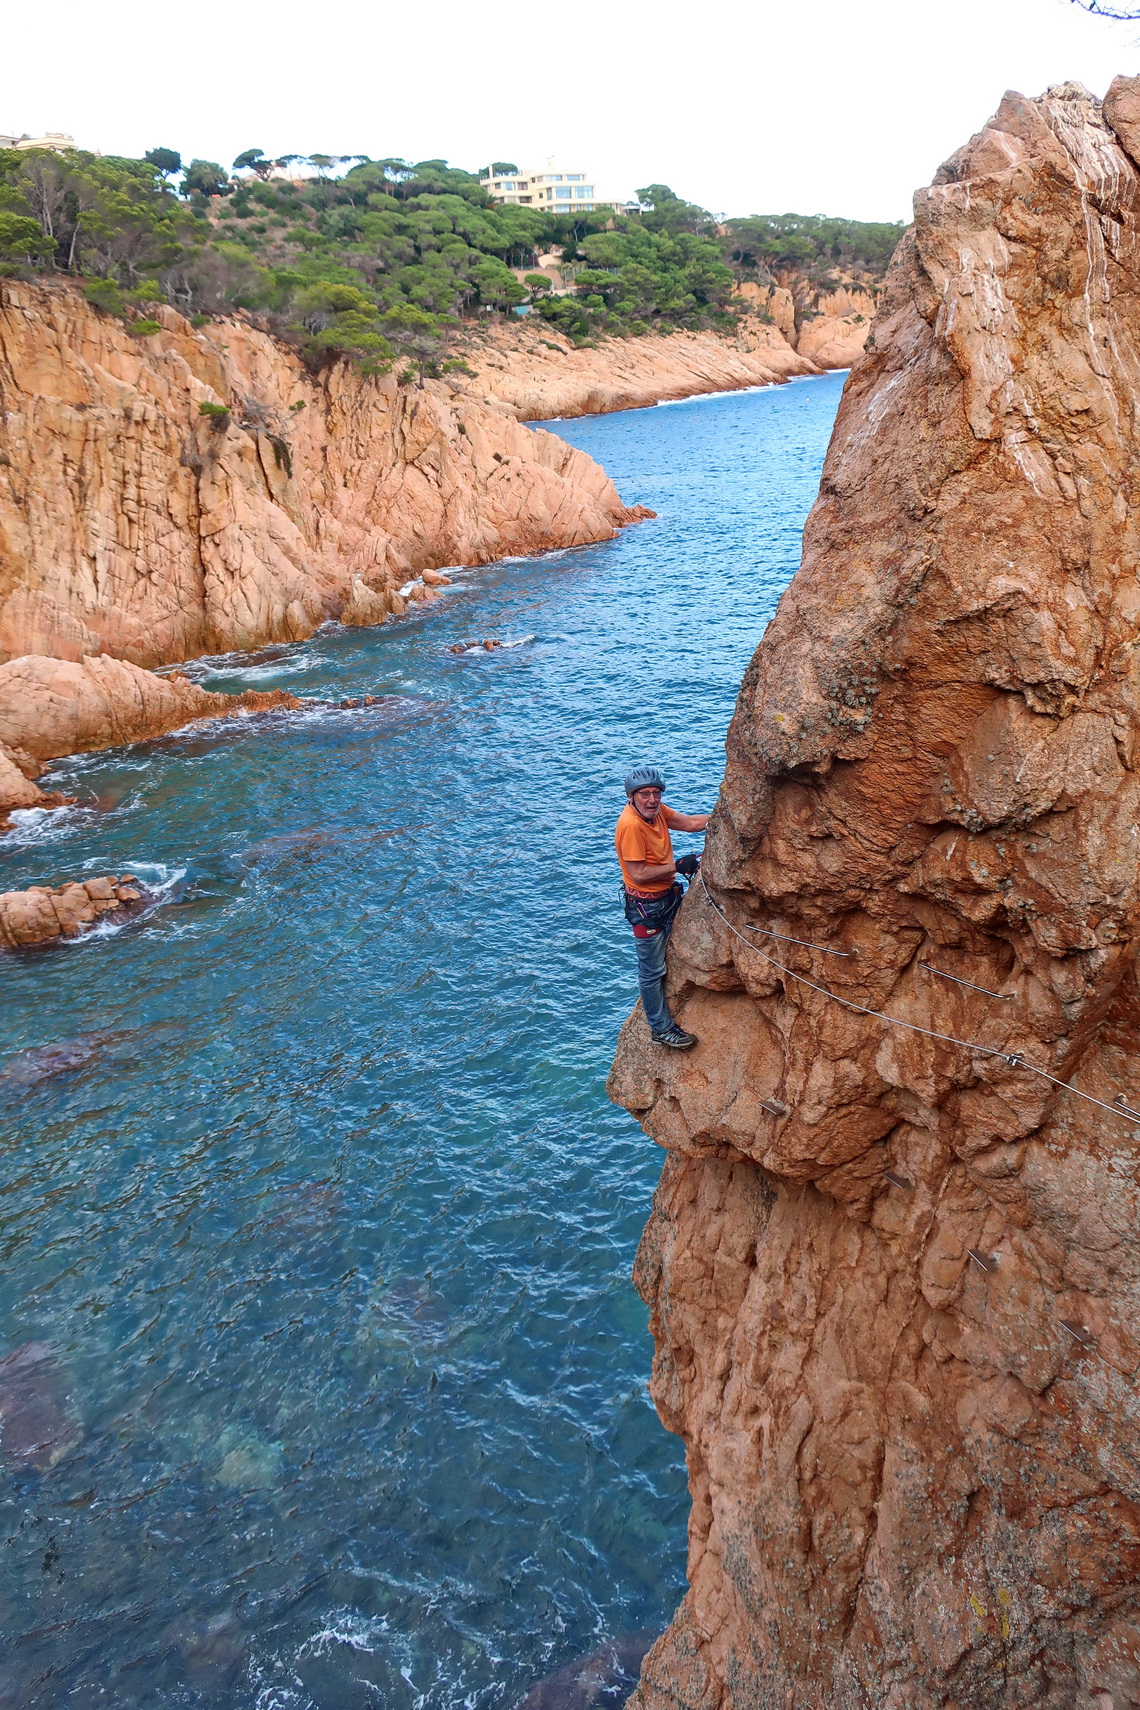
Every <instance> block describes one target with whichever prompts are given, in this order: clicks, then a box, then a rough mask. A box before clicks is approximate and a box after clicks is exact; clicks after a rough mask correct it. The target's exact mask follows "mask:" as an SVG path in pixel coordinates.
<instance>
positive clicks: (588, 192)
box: [574, 184, 594, 196]
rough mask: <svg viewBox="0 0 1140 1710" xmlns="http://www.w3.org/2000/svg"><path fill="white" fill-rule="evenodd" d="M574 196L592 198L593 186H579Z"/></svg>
mask: <svg viewBox="0 0 1140 1710" xmlns="http://www.w3.org/2000/svg"><path fill="white" fill-rule="evenodd" d="M574 194H575V196H592V195H593V194H594V186H593V185H592V184H581V185H579V187H578V189H577V190H575V192H574Z"/></svg>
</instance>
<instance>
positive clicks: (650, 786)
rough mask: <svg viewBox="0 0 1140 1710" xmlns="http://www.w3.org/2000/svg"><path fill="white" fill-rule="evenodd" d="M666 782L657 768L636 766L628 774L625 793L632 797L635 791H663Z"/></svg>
mask: <svg viewBox="0 0 1140 1710" xmlns="http://www.w3.org/2000/svg"><path fill="white" fill-rule="evenodd" d="M664 788H665V780H664V778H663V777H662V776H661V773H660V772H659V771H658V770H657V768H656V766H635V767H634V768H633V771H632V772H627V773H626V778H625V793H626V795H627V796H632V794H633V792H634V791H635V790H663V789H664Z"/></svg>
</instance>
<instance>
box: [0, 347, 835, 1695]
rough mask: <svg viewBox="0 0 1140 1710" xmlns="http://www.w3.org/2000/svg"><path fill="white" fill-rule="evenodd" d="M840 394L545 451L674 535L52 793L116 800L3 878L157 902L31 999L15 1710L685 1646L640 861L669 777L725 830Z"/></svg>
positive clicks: (10, 1521) (443, 612)
mask: <svg viewBox="0 0 1140 1710" xmlns="http://www.w3.org/2000/svg"><path fill="white" fill-rule="evenodd" d="M841 386H842V376H829V377H825V378H823V379H820V380H811V381H804V382H796V383H794V384H792V385H789V386H787V387H784V388H780V389H773V390H769V391H763V392H753V393H741V394H734V395H730V396H726V397H718V398H710V399H698V400H693V401H690V402H688V403H685V404H679V405H672V406H667V407H659V408H657V409H649V410H640V411H636V412H631V413H629V414H624V415H618V416H608V417H601V418H593V419H588V420H580V421H574V422H570V423H565V424H558V426H557V431H559V432H562V433H564V434H565V437H566V438H568V439H570V440H572V441H573V442H574V443H575V444H576V445H580V446H582V447H584V448H585V449H586V450H588V451H590V452H591V453H592V454H593V455H594V456H596V457H598V458H599V459H600V460H601V461H602V463H603V464H604V465H605V466H606V468H607V469H608V470H609V471H610V473H611V474H612V475H613V476H614V478H615V480H616V482H617V484H618V486H619V489H620V490H621V492H622V494H623V496H624V497H625V498H626V500H627V501H628V502H634V501H641V502H643V503H646V504H649V505H651V506H652V507H653V508H654V509H656V510H657V511H658V512H659V517H658V520H657V521H655V522H648V523H645V524H643V525H641V526H640V527H638V528H634V529H630V530H627V531H626V532H625V533H624V534H623V535H622V536H621V538H620V539H618V540H616V541H613V542H609V543H606V544H604V545H601V546H596V547H591V548H585V549H582V550H579V551H573V552H564V553H558V554H554V555H551V556H549V557H546V558H543V559H541V560H537V561H535V560H531V561H512V562H507V563H504V564H500V565H497V566H494V567H491V568H489V569H484V570H479V571H474V572H469V573H464V574H463V575H462V576H461V577H460V578H459V579H458V580H457V582H456V585H455V587H454V588H453V589H451V590H449V591H448V593H447V595H446V597H445V598H444V599H442V600H440V601H439V602H437V603H436V604H435V605H433V606H432V608H431V609H430V610H429V611H428V612H426V613H421V614H418V615H417V616H415V617H414V618H412V619H409V620H406V621H404V622H402V623H399V624H394V625H390V626H388V627H386V628H384V629H383V630H373V631H368V630H363V631H362V630H357V631H342V630H340V629H335V628H332V629H329V630H326V631H324V632H322V633H321V634H319V635H318V636H316V637H314V638H313V639H312V640H311V641H309V642H307V643H304V644H301V645H298V646H295V647H289V648H279V649H270V650H268V651H267V653H266V654H264V655H260V656H257V657H255V658H254V659H252V660H251V659H250V658H248V657H245V658H236V657H235V658H232V659H222V660H211V661H204V662H202V663H201V665H200V666H198V667H196V668H195V670H196V672H197V674H198V675H200V676H201V678H202V680H203V681H206V682H208V683H209V684H211V685H213V686H216V687H223V688H227V689H239V688H242V687H245V686H251V685H252V686H257V687H270V686H275V685H281V686H284V687H288V688H291V689H293V690H295V691H296V692H298V693H299V694H302V695H306V696H313V697H326V698H331V699H332V700H334V701H335V700H339V699H341V698H344V697H346V696H359V695H363V694H365V693H371V694H376V695H380V696H382V697H384V698H383V699H382V700H381V701H380V702H379V703H378V704H377V705H375V706H373V707H371V708H363V707H361V708H358V709H340V708H338V707H336V706H335V705H328V706H323V707H321V706H317V707H315V708H314V709H312V710H308V711H306V712H304V713H300V714H290V715H285V716H280V715H276V716H265V717H255V718H235V719H234V720H232V721H228V722H227V723H226V724H222V725H219V726H214V727H211V728H209V729H207V730H205V731H199V732H197V733H195V734H190V735H186V736H183V737H173V738H168V739H166V740H163V741H160V742H154V743H149V744H146V745H143V746H140V747H136V748H133V749H130V750H126V751H121V752H118V753H116V754H113V755H98V756H91V757H87V758H80V759H78V760H76V761H71V762H66V763H63V764H61V765H60V766H59V767H58V769H57V771H56V772H55V774H54V775H53V777H52V779H51V782H52V784H53V785H54V786H55V787H60V788H64V789H68V790H71V791H73V792H74V793H77V794H80V795H82V796H83V797H84V799H85V800H87V801H89V802H92V803H94V802H95V801H96V800H98V802H99V804H100V805H99V807H98V808H97V809H96V808H93V807H92V808H84V809H82V810H78V811H66V812H63V813H59V814H54V815H51V816H48V817H44V816H37V815H31V816H26V817H25V818H24V820H23V821H22V823H21V825H20V828H19V830H18V831H17V833H16V834H15V835H13V836H10V837H8V838H6V839H4V840H3V841H0V889H9V888H14V887H17V886H20V885H24V884H27V883H31V882H37V881H38V882H44V881H52V882H54V881H57V880H58V879H60V878H63V877H68V876H72V875H76V874H83V873H92V872H106V871H108V870H111V871H119V872H125V871H127V870H128V869H133V870H135V871H137V872H139V873H140V874H141V875H142V876H143V877H145V878H149V879H150V881H151V882H152V883H154V884H162V885H165V886H166V887H167V889H166V893H165V894H166V896H167V898H168V901H167V903H166V905H165V906H163V907H162V908H160V909H158V910H157V911H155V912H154V913H153V914H151V915H150V916H149V917H148V918H146V919H144V920H142V921H141V922H138V923H136V924H135V925H133V926H132V927H130V928H128V929H126V930H122V931H119V932H117V933H110V934H107V935H105V936H96V937H92V938H89V939H87V940H86V941H85V942H83V943H80V944H77V945H74V946H70V947H66V948H61V949H59V950H54V951H51V952H47V953H37V954H27V955H24V956H21V957H9V958H7V959H5V960H4V962H3V964H2V965H0V982H2V986H0V991H2V998H3V1012H4V1030H3V1046H2V1054H0V1123H2V1127H3V1134H4V1141H5V1147H4V1156H5V1163H6V1168H5V1170H4V1173H3V1188H4V1192H3V1198H2V1201H0V1207H2V1214H3V1223H2V1226H0V1242H2V1245H0V1279H2V1280H0V1286H2V1290H3V1294H2V1301H3V1308H4V1317H3V1338H2V1341H0V1355H3V1354H10V1353H12V1352H13V1351H15V1350H19V1349H20V1348H22V1347H24V1346H25V1345H26V1344H29V1343H37V1344H43V1345H45V1348H46V1350H47V1351H46V1352H45V1355H44V1359H43V1360H42V1361H41V1362H40V1363H38V1364H36V1363H35V1361H34V1359H33V1361H32V1369H31V1375H30V1376H28V1375H27V1360H26V1359H25V1361H24V1362H23V1363H21V1362H17V1363H16V1366H15V1367H13V1366H12V1365H11V1364H10V1365H9V1366H8V1367H0V1408H2V1407H3V1405H4V1391H5V1386H7V1391H8V1394H9V1405H8V1412H9V1414H10V1413H11V1410H12V1402H11V1399H10V1398H11V1395H12V1394H13V1393H14V1392H15V1391H16V1390H18V1391H19V1396H18V1399H19V1401H20V1405H21V1406H22V1407H24V1408H25V1410H29V1409H30V1410H31V1413H32V1415H34V1418H35V1419H36V1420H37V1421H40V1425H39V1427H38V1433H39V1434H38V1436H37V1437H33V1438H32V1439H30V1440H42V1439H43V1438H44V1436H45V1435H46V1436H47V1437H48V1438H50V1440H51V1441H52V1442H54V1443H55V1444H56V1446H57V1448H58V1449H60V1450H61V1451H66V1452H63V1453H62V1454H61V1458H60V1459H59V1460H58V1463H57V1464H56V1465H55V1466H54V1467H48V1466H46V1464H45V1465H41V1466H40V1467H36V1466H33V1465H30V1464H29V1462H28V1458H27V1456H26V1455H21V1454H20V1453H19V1443H18V1441H14V1440H13V1436H12V1432H11V1430H9V1429H7V1428H6V1430H5V1434H4V1436H3V1437H2V1438H0V1461H2V1462H3V1475H4V1476H3V1483H2V1484H0V1531H2V1535H3V1541H4V1548H3V1550H2V1551H0V1642H2V1643H3V1646H4V1649H3V1653H2V1660H0V1706H5V1705H9V1704H11V1705H13V1706H16V1705H18V1706H20V1707H21V1710H24V1707H25V1706H27V1707H36V1706H48V1705H52V1706H54V1705H57V1704H58V1705H65V1704H66V1705H69V1706H71V1705H77V1706H94V1705H96V1704H101V1705H107V1704H112V1705H115V1706H146V1707H147V1710H150V1707H155V1710H158V1707H159V1706H161V1707H163V1710H167V1707H170V1706H183V1705H185V1706H202V1707H210V1710H246V1707H252V1706H257V1707H258V1710H306V1707H310V1706H314V1707H319V1710H340V1707H342V1706H344V1707H348V1706H362V1705H366V1704H377V1705H382V1706H391V1707H393V1710H420V1707H429V1706H430V1707H440V1710H442V1707H453V1706H454V1707H458V1706H465V1707H468V1710H487V1707H491V1706H499V1705H502V1706H504V1707H505V1710H509V1707H510V1706H512V1705H514V1704H515V1703H516V1702H517V1701H518V1699H519V1698H520V1697H521V1696H522V1695H523V1694H524V1693H525V1692H526V1691H527V1689H528V1688H529V1687H530V1686H531V1685H532V1684H533V1683H534V1682H535V1681H537V1680H538V1679H540V1678H541V1677H543V1676H544V1675H547V1674H549V1673H551V1672H553V1671H554V1670H556V1669H559V1668H561V1667H562V1666H563V1665H565V1664H566V1663H567V1662H569V1661H571V1660H572V1659H574V1658H575V1657H578V1656H581V1655H583V1654H585V1653H587V1652H589V1651H591V1650H593V1649H594V1648H595V1646H596V1645H597V1644H598V1643H599V1641H600V1639H601V1638H603V1637H605V1636H610V1635H624V1634H629V1633H633V1632H640V1631H645V1630H652V1629H655V1628H658V1627H659V1626H661V1625H663V1624H664V1622H665V1620H666V1619H667V1618H668V1616H669V1614H670V1612H671V1610H672V1609H673V1607H674V1605H675V1604H676V1602H677V1600H678V1598H679V1596H680V1595H681V1593H682V1591H683V1588H684V1559H685V1522H686V1517H687V1511H688V1501H687V1494H686V1489H685V1479H684V1465H683V1457H682V1455H681V1452H680V1445H679V1443H678V1442H677V1441H676V1440H675V1439H673V1438H671V1437H669V1436H668V1435H667V1434H666V1433H665V1432H664V1430H663V1429H662V1428H661V1426H660V1425H659V1423H658V1421H657V1418H656V1415H655V1414H654V1412H653V1410H652V1408H651V1406H650V1404H649V1402H648V1399H647V1396H646V1379H647V1376H648V1371H649V1363H650V1355H651V1346H650V1342H649V1338H648V1336H647V1333H646V1319H645V1311H644V1308H643V1307H642V1305H641V1303H640V1301H639V1300H638V1299H637V1297H636V1295H635V1294H634V1292H633V1289H632V1287H631V1284H630V1281H629V1274H630V1266H631V1263H632V1260H633V1254H634V1250H635V1247H636V1243H637V1239H638V1235H639V1233H640V1230H641V1227H642V1225H643V1223H644V1221H645V1217H646V1214H647V1211H648V1207H649V1200H650V1196H651V1194H652V1191H653V1186H654V1182H655V1180H656V1178H657V1175H658V1172H659V1168H660V1162H661V1159H660V1155H659V1153H658V1152H657V1151H656V1149H655V1148H654V1147H653V1145H652V1144H651V1143H650V1142H649V1141H648V1140H647V1139H646V1138H645V1137H644V1135H643V1134H642V1133H641V1131H640V1129H639V1128H638V1127H637V1125H636V1123H635V1122H634V1121H633V1120H632V1118H630V1117H629V1116H628V1115H626V1114H625V1113H624V1112H622V1111H619V1110H615V1109H614V1108H612V1107H611V1106H609V1105H608V1104H607V1103H606V1102H605V1098H604V1093H603V1083H604V1079H605V1074H606V1071H607V1068H608V1065H609V1061H610V1057H611V1055H612V1050H613V1044H614V1039H615V1036H616V1033H617V1030H618V1027H619V1026H620V1024H621V1021H622V1019H623V1017H624V1016H625V1014H626V1013H627V1011H628V1009H629V1007H630V1005H631V1003H632V1001H633V997H634V996H635V983H634V977H633V967H632V956H631V951H630V945H629V940H628V937H627V934H628V928H627V927H626V926H625V924H624V922H623V920H622V918H621V915H620V912H619V909H618V906H617V901H616V875H615V871H614V868H613V864H612V849H611V845H610V838H611V835H612V825H613V821H614V818H615V817H616V814H617V812H618V811H619V809H620V807H621V806H622V801H623V798H622V793H621V785H620V779H621V776H622V774H623V772H624V771H625V769H626V768H627V766H628V765H629V763H630V762H632V761H636V760H639V759H643V758H650V759H653V760H656V761H658V762H659V763H660V764H662V765H663V766H664V768H665V770H666V772H667V774H668V776H669V779H670V782H671V787H670V791H669V798H670V799H671V800H672V801H673V802H674V803H675V804H676V805H677V806H679V807H681V808H684V809H688V810H692V811H696V810H699V809H702V808H706V807H708V806H711V803H712V800H713V797H714V794H715V791H716V787H717V783H718V780H719V776H720V772H721V769H722V745H723V739H724V731H725V726H726V724H727V721H728V718H729V715H730V712H731V709H732V704H733V699H734V695H735V690H736V685H737V683H738V681H739V678H740V675H741V672H742V670H743V668H744V666H745V664H746V662H747V660H748V657H749V655H750V654H751V652H752V649H753V647H754V646H755V644H756V641H757V640H758V638H759V636H760V634H761V632H762V630H763V628H764V624H765V622H766V620H767V619H768V617H769V616H770V615H771V613H772V611H773V609H774V606H775V603H776V600H777V598H778V596H779V594H780V591H781V589H782V588H783V587H784V585H785V583H786V582H787V580H788V578H789V576H790V575H791V573H792V571H793V569H794V567H795V564H796V561H797V557H798V551H799V531H800V529H801V527H802V523H803V518H804V516H805V514H806V511H807V509H808V506H809V504H810V502H811V500H812V498H813V497H814V494H815V490H816V486H817V484H818V479H819V472H820V467H821V464H822V459H823V453H824V449H825V445H826V441H827V438H828V434H829V432H830V427H831V421H832V417H833V414H834V411H835V407H836V404H837V402H838V398H839V392H840V389H841ZM484 636H493V637H496V638H499V639H502V640H504V641H508V642H519V643H521V645H518V646H514V647H511V648H504V649H503V650H501V651H498V652H495V653H490V654H489V653H486V652H482V651H481V652H480V653H479V654H477V655H460V656H456V655H453V654H450V653H449V652H447V651H446V650H447V648H448V646H449V645H451V644H452V643H454V642H456V641H458V640H464V639H476V638H482V637H484ZM697 841H698V840H694V839H688V838H685V839H680V840H679V842H680V844H681V845H682V846H684V847H693V846H695V843H696V842H697ZM48 1046H57V1047H59V1046H62V1047H65V1049H63V1050H61V1051H56V1052H54V1053H52V1052H46V1051H45V1049H44V1048H45V1047H48ZM21 1374H22V1375H21ZM45 1420H46V1421H47V1424H46V1426H45V1425H43V1423H42V1422H43V1421H45ZM80 1438H81V1440H80ZM46 1458H48V1457H45V1456H41V1457H40V1460H41V1461H46Z"/></svg>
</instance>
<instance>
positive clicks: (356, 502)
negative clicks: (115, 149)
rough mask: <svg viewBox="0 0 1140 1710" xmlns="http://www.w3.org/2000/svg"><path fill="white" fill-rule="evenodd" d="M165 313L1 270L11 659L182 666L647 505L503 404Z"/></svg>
mask: <svg viewBox="0 0 1140 1710" xmlns="http://www.w3.org/2000/svg"><path fill="white" fill-rule="evenodd" d="M156 314H157V316H158V318H159V319H160V320H161V322H162V331H161V332H159V333H156V334H155V335H154V336H153V337H151V338H136V337H134V336H132V334H131V333H130V332H129V331H128V330H127V328H126V326H124V325H123V324H122V323H121V322H119V321H117V320H115V319H113V318H112V317H110V316H107V315H104V314H101V313H99V312H97V311H96V310H94V309H92V308H90V307H89V306H88V305H87V304H86V303H85V302H84V300H83V299H82V298H81V297H80V296H79V295H78V293H77V292H75V291H74V290H72V289H70V288H69V287H67V286H62V285H60V286H49V285H35V286H33V285H23V284H19V283H17V282H14V281H11V280H5V281H2V282H0V394H2V395H3V398H4V410H3V413H2V414H0V661H2V660H3V659H6V658H8V659H10V658H14V657H16V656H18V655H21V654H41V655H48V656H51V657H55V658H60V659H71V660H78V659H82V658H84V657H88V656H92V655H97V654H100V653H108V654H112V655H113V656H115V657H116V658H119V659H126V660H130V661H131V662H133V663H134V664H137V665H156V664H170V663H173V662H175V661H177V660H180V659H188V658H192V657H195V656H197V655H200V654H203V653H217V652H224V651H228V650H230V649H235V648H248V647H256V646H260V645H261V644H262V643H264V642H268V641H289V640H299V639H302V638H304V637H305V636H308V635H310V634H312V632H313V630H314V629H316V628H317V626H318V625H319V624H321V623H323V622H324V621H325V620H326V619H328V618H336V617H340V616H342V615H343V614H345V613H346V611H347V614H348V620H349V621H353V622H369V623H371V622H379V621H382V620H383V618H384V616H385V615H386V614H387V613H388V612H389V611H391V610H402V609H403V606H402V601H401V600H400V598H399V596H398V594H397V592H396V590H397V589H398V588H399V587H400V585H401V584H406V583H407V581H408V579H409V577H413V576H415V575H416V574H417V573H418V572H419V571H421V570H423V569H424V568H430V567H434V566H438V565H442V564H456V563H463V564H482V563H487V562H489V561H491V560H492V559H496V558H501V557H504V556H506V555H507V554H511V553H528V552H536V551H543V550H546V549H548V548H554V547H563V546H574V545H581V544H583V543H585V542H588V541H595V540H605V539H609V538H610V536H611V535H613V534H614V533H615V532H616V530H617V529H618V528H619V527H620V526H622V525H623V524H624V523H627V522H630V521H632V520H636V518H637V517H639V516H642V515H644V514H645V513H644V512H642V511H640V510H634V511H630V510H628V509H626V508H625V507H624V506H623V505H622V503H621V501H620V499H619V498H618V495H617V493H616V492H615V490H614V487H613V484H612V483H611V482H610V481H609V479H608V478H607V477H606V475H605V474H604V473H603V471H602V470H601V469H599V468H598V466H597V464H596V463H594V462H593V461H592V460H591V459H590V458H589V457H587V456H585V454H584V453H582V452H580V451H576V450H574V449H573V448H572V447H570V446H568V445H566V444H564V443H563V442H562V441H561V440H558V439H556V438H555V437H554V436H553V435H551V434H546V433H533V432H531V431H529V430H527V429H525V428H522V427H520V426H519V425H518V424H517V423H516V422H515V421H514V420H513V419H511V416H510V415H509V414H508V413H507V412H506V411H505V410H503V409H501V408H498V407H495V406H494V405H492V406H491V407H488V406H487V405H485V404H482V403H479V402H477V401H475V400H473V399H469V398H466V397H462V396H459V395H453V394H452V393H451V392H450V391H449V390H448V389H447V388H445V387H443V386H441V385H437V384H435V383H433V382H429V383H428V386H427V388H426V389H425V390H424V391H414V390H408V389H406V388H400V387H398V386H397V384H396V381H395V379H394V378H393V377H392V376H385V377H382V378H380V379H372V380H368V379H363V378H362V377H361V376H360V375H359V374H358V373H357V372H355V371H354V370H351V369H349V368H348V367H346V366H345V365H344V364H339V365H337V366H335V367H333V368H332V369H330V370H328V371H327V372H326V373H325V374H324V375H323V376H322V377H321V378H320V379H314V378H313V377H312V376H311V375H309V374H308V373H307V372H306V370H305V369H304V368H303V367H302V365H301V363H300V362H299V360H298V359H297V357H296V356H295V354H294V353H293V352H291V351H290V350H289V349H287V348H286V347H285V346H283V345H281V344H279V343H278V342H276V341H275V340H274V339H272V338H270V337H269V336H268V335H266V334H264V333H261V332H259V331H257V330H256V329H254V328H253V327H251V326H250V325H248V324H247V323H246V322H244V321H242V320H240V319H234V320H230V321H225V322H215V323H212V324H211V325H210V326H209V327H208V328H204V329H202V330H200V331H195V330H194V328H192V327H191V326H190V324H189V323H188V322H187V321H185V320H183V319H182V318H181V317H180V316H179V315H177V314H176V313H175V312H174V311H173V310H171V309H168V308H161V309H159V310H156ZM203 404H204V405H206V406H208V410H207V413H206V414H205V415H203V414H202V413H201V412H200V408H199V406H200V405H203ZM223 407H224V409H223ZM211 409H212V412H213V413H210V412H211ZM219 412H222V413H219Z"/></svg>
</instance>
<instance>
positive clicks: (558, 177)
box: [550, 172, 562, 184]
mask: <svg viewBox="0 0 1140 1710" xmlns="http://www.w3.org/2000/svg"><path fill="white" fill-rule="evenodd" d="M550 182H551V183H552V184H561V182H562V174H561V173H560V172H552V173H551V174H550Z"/></svg>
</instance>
